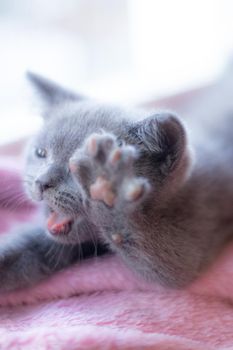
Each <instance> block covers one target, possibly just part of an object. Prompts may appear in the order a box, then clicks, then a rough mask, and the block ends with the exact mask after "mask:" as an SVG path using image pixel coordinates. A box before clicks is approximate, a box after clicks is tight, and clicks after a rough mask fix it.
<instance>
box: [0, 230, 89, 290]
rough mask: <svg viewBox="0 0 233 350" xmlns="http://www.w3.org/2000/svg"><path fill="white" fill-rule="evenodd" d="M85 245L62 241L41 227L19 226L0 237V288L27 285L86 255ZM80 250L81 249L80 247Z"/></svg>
mask: <svg viewBox="0 0 233 350" xmlns="http://www.w3.org/2000/svg"><path fill="white" fill-rule="evenodd" d="M88 249H89V248H88V247H87V246H85V245H84V246H82V247H80V246H79V245H62V244H60V243H57V242H55V241H53V240H52V239H51V238H49V237H48V235H47V234H46V233H45V232H44V230H43V229H42V228H22V229H21V230H19V231H18V232H14V233H8V234H7V236H6V235H3V237H1V241H0V282H1V283H0V291H9V290H14V289H18V288H22V287H27V286H30V285H33V284H35V283H36V282H38V281H40V280H42V279H44V278H45V277H47V276H49V275H51V274H52V273H53V272H55V271H58V270H61V269H63V268H65V267H66V266H68V265H70V264H71V263H73V262H75V261H76V260H78V259H79V258H80V256H81V254H83V250H84V254H85V253H86V255H88V254H89V253H90V254H91V252H88ZM81 250H82V251H81Z"/></svg>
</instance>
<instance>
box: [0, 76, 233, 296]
mask: <svg viewBox="0 0 233 350" xmlns="http://www.w3.org/2000/svg"><path fill="white" fill-rule="evenodd" d="M30 80H31V81H32V82H33V84H34V86H35V87H36V89H38V91H39V96H40V97H41V98H42V101H45V102H46V103H44V104H43V106H44V110H43V116H44V126H43V128H42V130H41V131H40V132H39V133H38V135H37V136H36V137H35V138H33V140H32V141H31V143H30V145H29V146H28V151H27V162H26V171H25V179H26V182H27V186H26V190H27V192H28V194H29V195H30V197H31V198H33V199H34V200H37V201H38V200H39V201H41V200H42V201H43V203H44V205H45V207H46V212H47V213H48V212H50V209H52V210H53V211H56V212H60V213H62V214H63V215H65V216H69V217H71V218H72V220H73V224H72V228H71V230H70V231H69V234H68V235H66V234H60V235H58V236H56V237H55V239H56V240H57V242H54V241H53V239H52V238H51V235H50V233H49V232H47V230H46V228H43V229H38V230H37V231H36V232H35V229H33V230H32V231H31V230H29V231H27V233H22V234H21V235H20V237H19V241H18V240H17V239H16V238H15V239H14V240H12V241H11V242H10V243H9V242H5V243H4V242H2V243H1V251H0V266H1V269H0V276H1V281H3V283H2V284H1V289H3V290H9V289H14V288H19V287H22V286H25V285H29V284H32V283H35V282H36V281H37V280H40V279H41V278H44V277H46V276H48V275H49V274H51V273H53V271H55V270H58V269H62V268H64V267H66V266H67V265H69V264H70V263H72V262H73V261H75V257H76V258H77V256H78V255H79V254H80V248H79V247H80V243H82V244H85V243H87V242H93V241H94V242H99V243H100V245H101V244H102V246H105V245H107V246H108V247H109V249H110V251H112V252H116V253H117V254H119V255H120V256H121V257H122V258H123V259H124V261H125V262H126V264H128V265H129V266H130V267H131V268H132V269H133V270H134V271H137V272H138V273H140V274H141V275H143V276H144V277H145V278H146V279H148V280H151V281H159V282H160V283H162V284H164V285H166V286H169V287H181V286H184V285H186V284H188V283H190V282H191V281H192V280H193V279H194V278H196V277H197V276H198V275H199V273H200V272H201V271H202V270H203V268H205V266H206V265H207V264H208V263H209V262H210V261H211V260H212V259H213V258H214V257H215V256H216V254H217V253H218V251H219V250H220V248H221V247H222V246H223V244H224V243H225V242H227V240H228V239H230V238H231V237H232V223H233V216H232V209H231V206H232V201H233V200H232V199H233V185H232V183H233V182H232V163H233V150H232V145H231V137H232V134H231V133H229V132H228V133H225V132H220V133H219V134H216V132H215V129H214V128H206V130H202V133H203V135H204V137H200V135H198V136H199V137H195V135H194V136H192V135H191V136H190V137H189V138H188V137H187V133H186V131H185V130H186V129H185V127H184V125H183V123H182V122H181V120H180V119H179V118H178V117H177V116H175V115H173V114H171V113H169V112H161V113H151V112H149V111H142V110H140V111H139V110H131V111H129V110H125V109H121V108H119V107H115V106H108V105H102V104H98V103H96V102H94V101H90V100H88V99H83V98H81V97H80V96H79V95H76V94H73V93H69V92H67V93H66V91H65V90H64V89H62V88H60V87H58V86H57V85H56V84H53V83H51V82H49V81H47V80H45V79H44V78H41V77H38V76H36V75H33V74H32V73H31V74H30ZM187 124H189V122H187ZM190 125H191V126H192V127H193V120H190ZM199 127H200V125H199ZM187 129H189V126H188V125H187ZM93 134H94V135H93ZM90 138H94V141H95V143H96V149H95V150H94V151H93V152H89V151H88V142H89V141H90ZM213 138H214V147H211V145H213ZM88 140H89V141H88ZM208 140H209V141H208ZM190 144H191V146H192V149H194V153H195V157H194V161H193V156H192V152H190V149H191V148H190ZM226 145H227V146H228V148H227V151H226V149H225V147H226ZM37 148H41V149H45V150H46V158H38V157H37V156H36V155H35V149H37ZM115 151H116V152H118V151H120V153H121V158H120V160H119V161H118V162H116V163H115V164H112V163H111V157H112V156H113V154H114V152H115ZM71 163H72V164H73V165H74V166H75V168H74V169H75V170H73V171H72V172H71V171H70V164H71ZM101 178H104V179H105V180H107V181H108V184H110V185H111V191H112V194H113V195H114V202H113V205H108V204H106V202H104V200H100V199H99V200H98V199H96V198H93V195H92V193H91V186H92V185H93V184H96V182H97V181H98V179H101ZM132 184H136V185H137V186H139V187H140V188H141V189H142V191H141V195H140V198H134V199H132V200H128V199H127V198H128V197H127V193H128V192H129V188H130V186H131V185H132ZM131 187H132V186H131ZM110 194H111V193H110ZM42 226H43V227H44V225H42ZM116 237H117V238H120V239H115V238H116ZM53 238H54V237H53ZM9 244H10V246H9ZM53 245H55V246H56V249H57V253H55V254H54V256H53V259H52V260H53V262H52V263H50V261H49V259H46V254H47V252H48V251H49V249H51V247H52V246H53ZM54 260H55V261H56V263H54Z"/></svg>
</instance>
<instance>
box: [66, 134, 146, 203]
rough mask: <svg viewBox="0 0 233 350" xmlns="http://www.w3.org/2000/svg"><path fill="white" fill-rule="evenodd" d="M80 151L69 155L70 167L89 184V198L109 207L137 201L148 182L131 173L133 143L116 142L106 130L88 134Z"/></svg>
mask: <svg viewBox="0 0 233 350" xmlns="http://www.w3.org/2000/svg"><path fill="white" fill-rule="evenodd" d="M81 154H82V156H80V152H79V155H78V156H77V157H75V155H74V156H73V157H72V160H71V170H72V171H73V173H74V174H75V175H76V176H77V177H78V179H79V180H81V182H84V187H85V188H87V187H89V188H88V192H89V196H90V198H91V199H93V200H99V201H102V202H104V203H105V204H106V205H107V206H109V207H113V206H119V205H122V204H123V202H124V204H127V203H128V204H129V205H130V204H133V203H134V204H136V203H137V204H138V203H140V202H141V200H142V199H143V198H145V196H146V194H147V193H148V191H149V187H150V186H149V184H148V181H147V180H146V179H145V178H140V177H137V176H135V173H134V162H135V160H136V158H137V152H136V149H135V148H134V147H133V146H128V145H119V144H118V142H117V139H116V137H115V136H114V135H112V134H109V133H102V134H92V135H91V136H89V137H88V139H87V140H86V142H85V144H84V146H83V149H82V152H81ZM84 174H85V176H84ZM87 183H89V185H88V184H87Z"/></svg>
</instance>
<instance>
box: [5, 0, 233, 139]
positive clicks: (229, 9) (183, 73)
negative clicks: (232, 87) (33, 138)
mask: <svg viewBox="0 0 233 350" xmlns="http://www.w3.org/2000/svg"><path fill="white" fill-rule="evenodd" d="M232 17H233V1H231V0H194V1H192V0H66V1H64V0H49V1H48V0H31V1H30V0H18V1H8V0H0V50H1V51H0V144H2V143H5V142H9V141H12V140H14V139H18V138H20V137H22V136H25V135H28V134H31V133H32V132H34V131H35V130H36V129H37V128H38V126H39V125H40V119H39V117H38V116H36V115H35V114H36V112H35V110H34V109H33V108H32V109H31V108H30V105H32V103H31V98H30V94H29V89H28V86H27V85H26V83H25V78H24V73H25V71H26V70H34V71H36V72H38V73H41V74H43V75H46V76H48V77H50V78H51V79H54V80H57V81H58V82H60V83H62V84H65V85H66V86H68V87H71V88H73V89H76V90H78V91H80V92H83V93H85V94H89V95H91V96H93V97H97V98H100V99H103V100H107V101H114V102H116V101H117V102H122V103H139V102H140V101H143V100H147V99H151V98H155V97H159V96H162V95H167V94H172V93H176V92H179V91H184V90H186V89H190V88H193V87H196V86H200V85H202V84H207V83H209V82H210V81H212V80H214V79H216V77H217V76H218V75H219V74H221V71H222V70H223V69H224V66H225V64H226V62H227V61H228V60H229V59H230V57H231V54H232V49H233V21H232Z"/></svg>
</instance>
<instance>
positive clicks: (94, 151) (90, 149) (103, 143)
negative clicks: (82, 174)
mask: <svg viewBox="0 0 233 350" xmlns="http://www.w3.org/2000/svg"><path fill="white" fill-rule="evenodd" d="M115 146H116V138H115V136H114V135H111V134H108V133H104V134H92V135H91V136H89V137H88V138H87V140H86V142H85V145H84V148H85V150H86V153H87V154H88V155H89V156H91V157H92V158H94V159H95V161H96V162H98V163H100V164H104V163H105V162H106V161H107V159H108V156H109V154H110V153H111V151H112V149H113V148H114V147H115Z"/></svg>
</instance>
